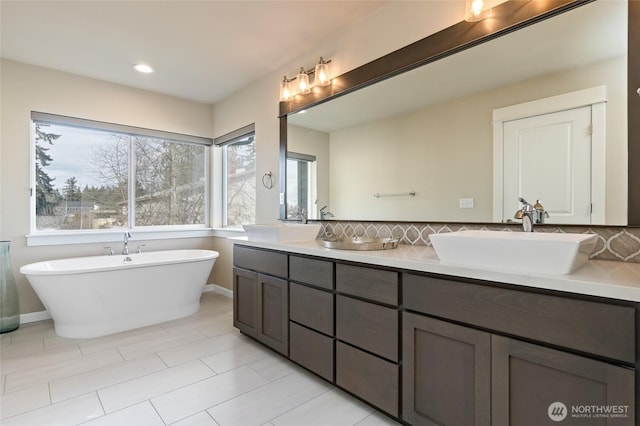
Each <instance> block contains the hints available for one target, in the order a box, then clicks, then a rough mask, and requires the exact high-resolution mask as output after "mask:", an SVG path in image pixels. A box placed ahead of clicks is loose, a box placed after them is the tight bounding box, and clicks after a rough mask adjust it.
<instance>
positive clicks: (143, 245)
mask: <svg viewBox="0 0 640 426" xmlns="http://www.w3.org/2000/svg"><path fill="white" fill-rule="evenodd" d="M146 246H147V245H146V244H140V245H139V246H138V248H137V249H136V253H142V247H146Z"/></svg>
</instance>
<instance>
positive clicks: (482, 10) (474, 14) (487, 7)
mask: <svg viewBox="0 0 640 426" xmlns="http://www.w3.org/2000/svg"><path fill="white" fill-rule="evenodd" d="M490 16H491V0H467V1H466V5H465V8H464V20H465V21H467V22H476V21H480V20H482V19H485V18H488V17H490Z"/></svg>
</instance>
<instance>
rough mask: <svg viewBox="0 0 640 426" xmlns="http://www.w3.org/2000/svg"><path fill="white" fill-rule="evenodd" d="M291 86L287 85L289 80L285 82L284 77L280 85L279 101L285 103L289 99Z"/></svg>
mask: <svg viewBox="0 0 640 426" xmlns="http://www.w3.org/2000/svg"><path fill="white" fill-rule="evenodd" d="M291 97H292V93H291V85H290V84H289V80H287V76H286V75H285V76H284V79H282V83H280V101H282V102H286V101H288V100H289V99H291Z"/></svg>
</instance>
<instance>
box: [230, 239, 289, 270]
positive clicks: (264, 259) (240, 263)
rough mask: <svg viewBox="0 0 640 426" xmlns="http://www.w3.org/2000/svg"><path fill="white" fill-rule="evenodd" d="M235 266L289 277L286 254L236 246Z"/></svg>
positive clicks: (234, 249)
mask: <svg viewBox="0 0 640 426" xmlns="http://www.w3.org/2000/svg"><path fill="white" fill-rule="evenodd" d="M233 264H234V265H235V266H237V267H240V268H244V269H251V270H252V271H257V272H264V273H265V274H269V275H275V276H278V277H283V278H286V277H287V255H286V254H284V253H277V252H273V251H268V250H260V249H254V248H249V247H243V246H238V245H234V246H233Z"/></svg>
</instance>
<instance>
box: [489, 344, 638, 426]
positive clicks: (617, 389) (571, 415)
mask: <svg viewBox="0 0 640 426" xmlns="http://www.w3.org/2000/svg"><path fill="white" fill-rule="evenodd" d="M491 346H492V376H493V378H492V403H493V406H492V412H493V414H492V416H493V424H494V425H496V426H508V425H519V426H520V425H521V426H529V425H531V426H542V425H555V424H562V425H567V426H569V425H577V426H585V425H611V426H614V425H620V426H622V425H633V424H635V414H634V413H635V410H634V370H633V369H630V368H623V367H620V366H616V365H612V364H608V363H605V362H601V361H596V360H593V359H589V358H585V357H581V356H577V355H573V354H569V353H566V352H562V351H558V350H553V349H549V348H544V347H542V346H538V345H533V344H529V343H524V342H520V341H518V340H513V339H508V338H504V337H500V336H495V335H494V336H492V344H491Z"/></svg>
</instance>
